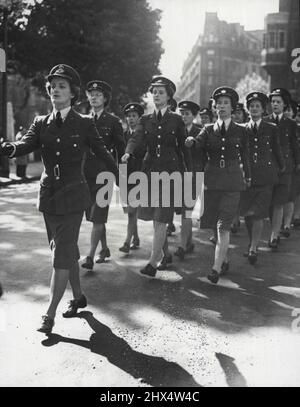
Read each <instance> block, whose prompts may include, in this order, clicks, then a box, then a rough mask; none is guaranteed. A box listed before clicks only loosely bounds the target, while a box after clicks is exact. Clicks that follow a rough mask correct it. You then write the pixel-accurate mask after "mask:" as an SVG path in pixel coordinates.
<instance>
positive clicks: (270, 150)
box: [245, 120, 284, 186]
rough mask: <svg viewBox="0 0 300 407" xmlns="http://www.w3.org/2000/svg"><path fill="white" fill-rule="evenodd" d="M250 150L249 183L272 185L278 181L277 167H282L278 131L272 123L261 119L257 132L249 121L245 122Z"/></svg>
mask: <svg viewBox="0 0 300 407" xmlns="http://www.w3.org/2000/svg"><path fill="white" fill-rule="evenodd" d="M245 128H246V132H247V136H248V140H249V151H250V166H251V179H252V180H251V185H252V186H262V185H274V184H276V183H277V182H278V169H282V168H283V167H284V158H283V155H282V151H281V147H280V143H279V131H278V129H277V126H275V125H274V124H273V123H267V122H265V121H263V120H262V121H261V122H260V125H259V127H258V131H257V134H255V133H254V131H253V129H252V126H251V124H250V122H249V123H247V124H245Z"/></svg>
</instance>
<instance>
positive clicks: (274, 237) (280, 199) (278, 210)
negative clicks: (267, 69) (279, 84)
mask: <svg viewBox="0 0 300 407" xmlns="http://www.w3.org/2000/svg"><path fill="white" fill-rule="evenodd" d="M269 100H270V102H271V107H272V114H271V115H270V116H268V117H267V118H266V119H265V120H266V121H269V122H271V123H275V124H276V125H277V126H278V129H279V138H280V145H281V149H282V153H283V156H284V159H285V171H284V172H283V173H282V174H280V177H279V183H278V184H277V185H275V186H274V188H273V197H272V204H271V208H270V215H271V216H270V217H271V222H272V232H271V237H270V241H269V247H270V248H272V249H277V248H278V244H279V241H280V237H279V234H280V229H281V225H282V221H283V207H284V205H285V204H286V203H288V201H289V195H290V190H291V182H292V172H293V171H294V170H296V171H297V172H298V171H299V170H300V150H299V146H298V142H297V136H296V130H297V125H296V123H295V121H294V120H291V119H288V118H287V117H284V110H285V109H286V107H287V106H288V105H289V101H290V94H289V92H288V91H287V90H286V89H283V88H276V89H273V90H272V92H271V93H270V95H269ZM288 232H289V231H288V230H286V233H288Z"/></svg>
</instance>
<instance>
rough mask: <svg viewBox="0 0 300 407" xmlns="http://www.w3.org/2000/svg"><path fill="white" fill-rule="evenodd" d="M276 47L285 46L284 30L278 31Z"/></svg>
mask: <svg viewBox="0 0 300 407" xmlns="http://www.w3.org/2000/svg"><path fill="white" fill-rule="evenodd" d="M278 48H285V31H279V44H278Z"/></svg>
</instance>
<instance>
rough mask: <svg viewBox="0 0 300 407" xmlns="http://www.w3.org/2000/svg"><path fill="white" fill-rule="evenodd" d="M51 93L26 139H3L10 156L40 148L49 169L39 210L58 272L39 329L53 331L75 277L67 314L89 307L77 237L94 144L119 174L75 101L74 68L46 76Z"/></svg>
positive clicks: (63, 67)
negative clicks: (86, 163) (48, 106)
mask: <svg viewBox="0 0 300 407" xmlns="http://www.w3.org/2000/svg"><path fill="white" fill-rule="evenodd" d="M47 80H48V82H47V85H46V88H47V92H48V94H49V96H50V99H51V102H52V106H53V111H52V113H51V114H49V115H47V116H38V117H37V118H36V119H35V120H34V122H33V124H32V125H31V127H30V128H29V130H28V131H27V133H26V134H25V135H24V136H23V138H22V140H21V141H18V142H14V143H4V144H3V145H2V146H1V149H0V153H1V151H2V154H4V155H8V156H9V158H12V157H19V156H21V155H24V154H29V153H31V152H33V151H35V150H40V151H41V155H42V159H43V163H44V171H43V174H42V177H41V182H40V194H39V210H40V211H41V212H43V215H44V220H45V224H46V230H47V235H48V239H49V244H50V248H51V251H52V261H53V272H52V279H51V294H50V304H49V308H48V310H47V312H46V314H45V315H44V316H43V317H42V323H41V326H40V327H39V329H38V330H39V331H40V332H44V333H46V334H49V333H51V331H52V328H53V325H54V318H55V314H56V309H57V306H58V304H59V302H60V300H61V298H62V296H63V294H64V292H65V290H66V286H67V283H68V281H70V284H71V288H72V291H73V296H74V299H73V300H72V301H70V305H69V308H68V310H67V311H66V312H65V313H64V314H63V316H64V317H65V318H70V317H74V316H75V315H76V313H77V309H78V308H84V307H86V305H87V300H86V297H85V296H84V295H83V293H82V290H81V286H80V280H79V266H78V260H79V257H80V256H79V249H78V236H79V229H80V225H81V221H82V217H83V213H84V210H85V209H87V208H88V207H89V205H90V193H89V188H88V185H87V182H86V179H85V177H84V174H83V171H82V164H83V157H84V154H85V151H86V149H87V148H91V149H92V151H93V152H94V153H95V154H96V156H97V157H98V160H99V161H101V162H102V161H103V162H105V163H106V165H107V167H108V168H109V169H110V171H112V172H113V173H114V174H115V176H118V169H117V167H116V165H115V162H114V160H113V158H112V156H111V155H110V154H109V152H108V151H107V149H106V148H105V145H104V142H103V139H102V137H100V136H99V134H98V132H97V130H96V127H95V124H94V123H93V121H92V120H91V119H90V118H88V117H82V116H81V115H80V114H78V113H77V112H75V110H73V108H72V105H73V104H74V102H75V101H76V99H77V98H78V96H79V87H80V77H79V75H78V73H77V72H76V71H75V70H74V69H73V68H72V67H70V66H68V65H64V64H60V65H57V66H55V67H54V68H52V69H51V71H50V74H49V75H48V77H47Z"/></svg>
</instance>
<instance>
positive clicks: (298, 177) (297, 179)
mask: <svg viewBox="0 0 300 407" xmlns="http://www.w3.org/2000/svg"><path fill="white" fill-rule="evenodd" d="M299 195H300V173H296V172H295V171H294V172H293V174H292V181H291V188H290V194H289V202H294V201H295V200H296V198H297V196H299Z"/></svg>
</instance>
